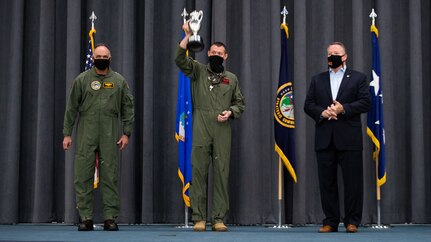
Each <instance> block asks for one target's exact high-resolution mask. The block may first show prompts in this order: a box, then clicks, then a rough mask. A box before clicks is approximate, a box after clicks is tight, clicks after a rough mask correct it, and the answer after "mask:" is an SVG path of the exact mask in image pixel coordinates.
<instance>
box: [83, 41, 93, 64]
mask: <svg viewBox="0 0 431 242" xmlns="http://www.w3.org/2000/svg"><path fill="white" fill-rule="evenodd" d="M92 56H93V50H92V48H91V39H89V40H88V48H87V55H86V58H85V70H89V69H91V68H92V67H93V61H92V60H91V57H92Z"/></svg>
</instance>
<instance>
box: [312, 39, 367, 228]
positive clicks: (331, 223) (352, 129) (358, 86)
mask: <svg viewBox="0 0 431 242" xmlns="http://www.w3.org/2000/svg"><path fill="white" fill-rule="evenodd" d="M327 51H328V66H329V71H325V72H322V73H320V74H318V75H315V76H314V77H313V78H312V80H311V84H310V88H309V90H308V93H307V97H306V100H305V105H304V111H305V112H306V113H307V114H308V115H309V116H310V117H311V118H313V119H314V120H315V121H316V125H315V129H316V130H315V151H316V159H317V167H318V175H319V187H320V196H321V202H322V208H323V212H324V214H325V219H324V220H323V227H322V228H320V229H319V232H320V233H328V232H337V231H338V224H339V222H340V208H339V199H338V185H337V169H338V164H339V165H340V167H341V171H342V174H343V181H344V207H345V216H344V226H345V227H346V232H350V233H355V232H357V231H358V225H359V223H360V222H361V217H362V203H363V171H362V128H361V113H365V112H367V111H368V109H369V107H370V94H369V86H368V82H367V77H366V76H365V75H364V74H362V73H360V72H357V71H354V70H351V69H350V68H347V65H346V61H347V54H346V48H345V47H344V45H343V44H342V43H340V42H334V43H332V44H330V45H329V46H328V49H327Z"/></svg>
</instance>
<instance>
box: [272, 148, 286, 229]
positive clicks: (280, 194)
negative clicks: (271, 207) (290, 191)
mask: <svg viewBox="0 0 431 242" xmlns="http://www.w3.org/2000/svg"><path fill="white" fill-rule="evenodd" d="M282 188H283V164H282V161H281V156H278V225H274V227H273V228H276V229H287V228H290V227H289V226H287V225H281V201H282V200H283V189H282Z"/></svg>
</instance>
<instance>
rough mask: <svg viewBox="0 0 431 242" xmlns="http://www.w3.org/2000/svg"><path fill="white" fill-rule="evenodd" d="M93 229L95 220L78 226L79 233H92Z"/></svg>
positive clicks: (86, 221)
mask: <svg viewBox="0 0 431 242" xmlns="http://www.w3.org/2000/svg"><path fill="white" fill-rule="evenodd" d="M91 230H94V229H93V220H84V221H82V222H81V223H80V224H78V231H91Z"/></svg>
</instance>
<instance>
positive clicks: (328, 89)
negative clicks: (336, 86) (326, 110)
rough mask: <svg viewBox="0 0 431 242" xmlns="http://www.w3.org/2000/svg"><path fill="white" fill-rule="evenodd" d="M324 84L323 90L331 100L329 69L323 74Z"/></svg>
mask: <svg viewBox="0 0 431 242" xmlns="http://www.w3.org/2000/svg"><path fill="white" fill-rule="evenodd" d="M323 81H324V84H325V90H326V92H327V93H328V95H329V97H330V98H331V101H332V100H334V98H333V97H332V91H331V80H330V79H329V71H328V72H327V73H326V75H324V79H323Z"/></svg>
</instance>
